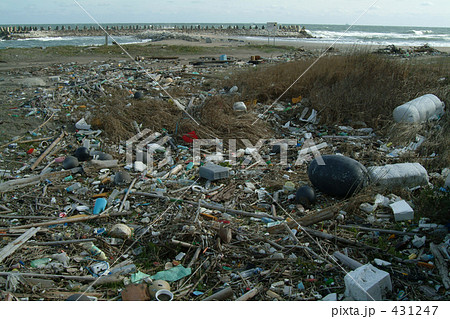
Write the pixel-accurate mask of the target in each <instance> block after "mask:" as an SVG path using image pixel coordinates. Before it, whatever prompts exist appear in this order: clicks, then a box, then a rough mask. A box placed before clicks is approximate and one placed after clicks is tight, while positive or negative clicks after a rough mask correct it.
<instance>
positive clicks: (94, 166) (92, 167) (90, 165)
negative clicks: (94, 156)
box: [83, 160, 119, 175]
mask: <svg viewBox="0 0 450 319" xmlns="http://www.w3.org/2000/svg"><path fill="white" fill-rule="evenodd" d="M118 166H119V164H118V161H117V160H106V161H99V160H91V161H89V162H86V164H85V165H83V171H84V172H85V173H86V174H88V175H90V174H92V173H96V172H97V171H98V170H100V169H103V168H115V167H118Z"/></svg>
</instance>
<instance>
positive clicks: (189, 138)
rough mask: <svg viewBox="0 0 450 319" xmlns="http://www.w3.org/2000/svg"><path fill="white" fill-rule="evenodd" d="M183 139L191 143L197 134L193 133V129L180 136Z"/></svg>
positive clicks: (196, 137)
mask: <svg viewBox="0 0 450 319" xmlns="http://www.w3.org/2000/svg"><path fill="white" fill-rule="evenodd" d="M182 139H183V141H185V142H186V143H192V142H194V139H195V140H196V139H198V136H197V134H196V133H195V131H192V132H189V133H186V134H185V135H183V136H182Z"/></svg>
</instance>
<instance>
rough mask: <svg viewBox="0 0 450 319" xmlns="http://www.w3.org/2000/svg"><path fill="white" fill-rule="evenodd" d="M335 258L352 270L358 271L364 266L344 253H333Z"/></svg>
mask: <svg viewBox="0 0 450 319" xmlns="http://www.w3.org/2000/svg"><path fill="white" fill-rule="evenodd" d="M333 256H334V257H336V258H337V259H339V260H340V262H341V263H343V264H344V265H346V266H347V267H349V268H351V269H356V268H359V267H361V266H362V265H363V264H361V263H360V262H358V261H356V260H354V259H352V258H350V257H348V256H346V255H344V254H343V253H341V252H339V251H335V252H334V253H333Z"/></svg>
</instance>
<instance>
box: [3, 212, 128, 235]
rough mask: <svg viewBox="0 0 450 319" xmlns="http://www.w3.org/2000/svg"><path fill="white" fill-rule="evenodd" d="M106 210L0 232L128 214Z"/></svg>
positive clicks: (15, 227) (126, 213)
mask: <svg viewBox="0 0 450 319" xmlns="http://www.w3.org/2000/svg"><path fill="white" fill-rule="evenodd" d="M111 208H112V206H111V207H109V208H108V209H111ZM108 209H107V210H105V211H104V214H100V215H90V216H86V215H81V216H80V217H77V216H73V217H66V218H59V219H58V220H52V221H48V222H42V223H34V224H28V225H21V226H14V227H10V228H9V229H0V230H1V231H5V230H9V231H13V230H15V229H23V228H30V227H40V226H51V225H58V224H65V223H77V222H84V221H86V220H91V219H97V218H106V217H111V216H125V215H129V214H130V213H129V212H125V213H111V214H107V213H106V212H107V211H108Z"/></svg>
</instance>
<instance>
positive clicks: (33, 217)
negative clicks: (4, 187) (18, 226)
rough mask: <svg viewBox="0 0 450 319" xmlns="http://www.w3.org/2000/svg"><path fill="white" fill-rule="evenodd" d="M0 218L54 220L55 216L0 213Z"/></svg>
mask: <svg viewBox="0 0 450 319" xmlns="http://www.w3.org/2000/svg"><path fill="white" fill-rule="evenodd" d="M2 213H3V212H2ZM0 219H54V220H56V218H55V217H50V216H22V215H1V214H0Z"/></svg>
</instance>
